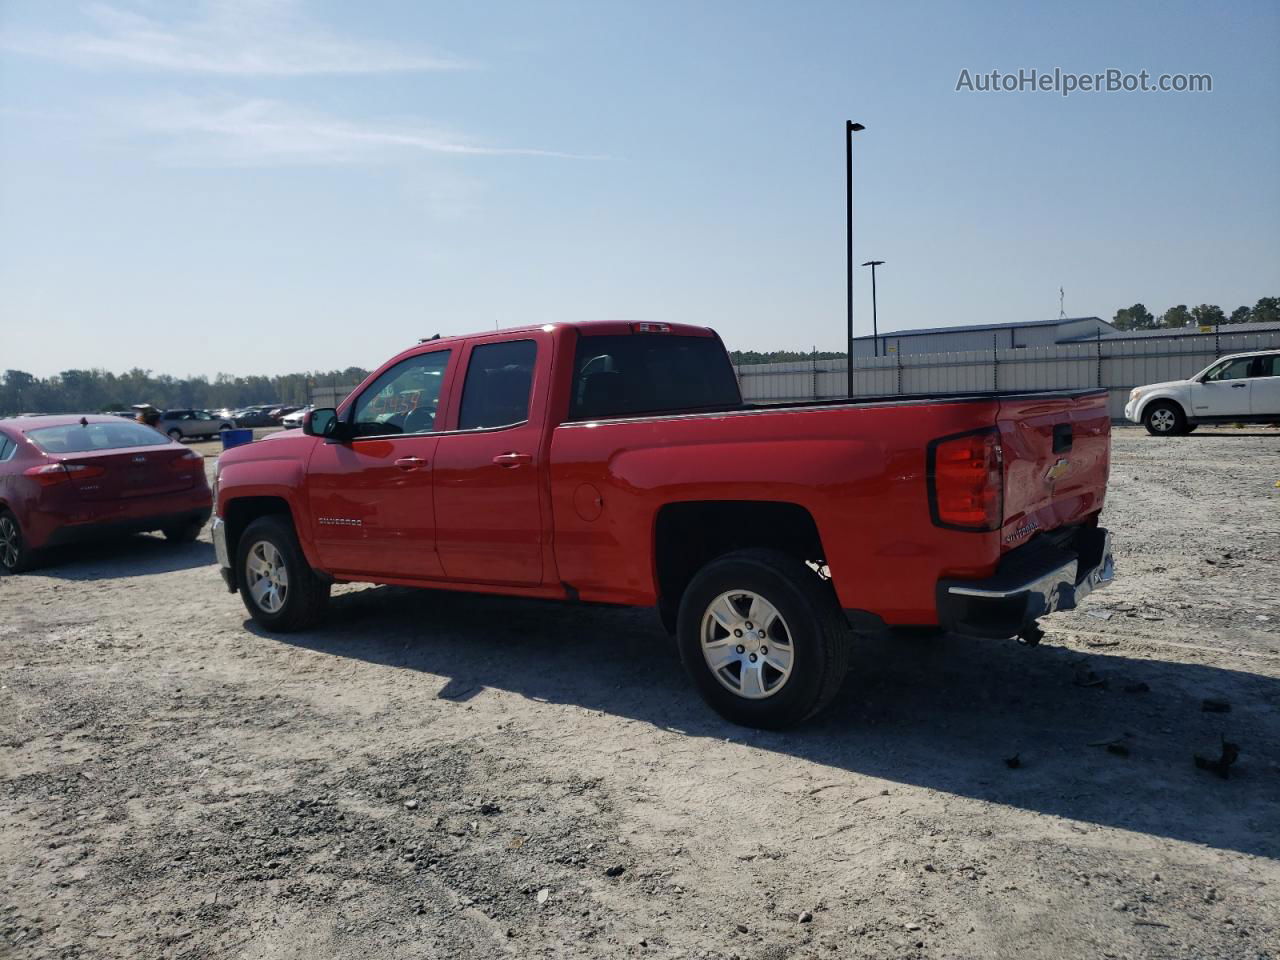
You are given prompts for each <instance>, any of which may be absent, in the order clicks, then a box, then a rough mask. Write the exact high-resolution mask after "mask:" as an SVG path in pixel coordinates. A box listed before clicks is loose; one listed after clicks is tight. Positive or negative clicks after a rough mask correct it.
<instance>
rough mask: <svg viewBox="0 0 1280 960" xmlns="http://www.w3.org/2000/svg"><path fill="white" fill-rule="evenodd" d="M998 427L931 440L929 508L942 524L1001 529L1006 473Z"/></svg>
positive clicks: (963, 528)
mask: <svg viewBox="0 0 1280 960" xmlns="http://www.w3.org/2000/svg"><path fill="white" fill-rule="evenodd" d="M1003 473H1004V471H1003V467H1002V456H1001V452H1000V437H999V435H998V434H997V433H996V431H995V430H981V431H978V432H976V433H964V434H960V435H959V436H956V437H943V438H942V439H940V440H934V441H933V442H932V443H930V444H929V512H930V514H931V515H932V516H933V522H934V523H936V524H937V525H938V526H940V527H952V528H955V529H958V530H998V529H1000V523H1001V521H1002V520H1003V519H1004V476H1003Z"/></svg>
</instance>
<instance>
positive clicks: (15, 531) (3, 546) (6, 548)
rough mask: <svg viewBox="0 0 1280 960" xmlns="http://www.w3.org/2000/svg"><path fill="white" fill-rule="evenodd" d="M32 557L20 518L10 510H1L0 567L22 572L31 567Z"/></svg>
mask: <svg viewBox="0 0 1280 960" xmlns="http://www.w3.org/2000/svg"><path fill="white" fill-rule="evenodd" d="M31 559H32V556H31V551H30V550H28V549H27V544H26V541H25V540H24V539H23V536H22V527H21V526H20V525H19V524H18V518H17V517H15V516H14V515H13V514H12V513H11V512H10V511H8V510H0V569H2V570H4V571H5V572H6V573H22V571H24V570H29V569H30V568H31Z"/></svg>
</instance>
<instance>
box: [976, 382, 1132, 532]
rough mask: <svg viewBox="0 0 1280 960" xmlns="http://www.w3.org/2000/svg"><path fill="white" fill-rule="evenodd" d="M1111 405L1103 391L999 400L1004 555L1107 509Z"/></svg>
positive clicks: (998, 421) (998, 426) (998, 419)
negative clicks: (1034, 537) (1105, 505)
mask: <svg viewBox="0 0 1280 960" xmlns="http://www.w3.org/2000/svg"><path fill="white" fill-rule="evenodd" d="M1107 407H1108V395H1107V393H1106V392H1105V391H1098V392H1090V393H1087V394H1065V393H1062V394H1052V393H1051V394H1043V395H1034V394H1033V395H1028V396H1023V397H1004V398H1001V400H1000V409H999V413H998V414H997V428H998V429H999V431H1000V443H1001V448H1002V452H1003V456H1004V524H1003V530H1002V533H1003V536H1002V538H1001V539H1002V541H1003V549H1005V550H1009V549H1012V548H1013V547H1016V546H1018V545H1019V544H1021V543H1023V542H1025V541H1026V540H1027V539H1029V538H1030V537H1031V536H1033V535H1034V534H1036V533H1041V532H1044V531H1047V530H1053V529H1055V528H1057V527H1061V526H1066V525H1069V524H1072V523H1078V522H1079V521H1081V520H1083V519H1085V517H1087V516H1088V515H1089V514H1091V513H1095V512H1096V511H1098V510H1099V509H1101V508H1102V504H1103V498H1104V496H1105V494H1106V489H1107V476H1108V474H1109V473H1110V458H1111V417H1110V413H1109V411H1108V409H1107Z"/></svg>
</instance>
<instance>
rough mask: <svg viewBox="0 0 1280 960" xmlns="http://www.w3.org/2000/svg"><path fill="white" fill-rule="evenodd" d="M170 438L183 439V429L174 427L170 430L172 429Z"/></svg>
mask: <svg viewBox="0 0 1280 960" xmlns="http://www.w3.org/2000/svg"><path fill="white" fill-rule="evenodd" d="M169 439H170V440H181V439H182V431H181V430H179V429H178V428H177V427H174V428H173V429H172V430H170V431H169Z"/></svg>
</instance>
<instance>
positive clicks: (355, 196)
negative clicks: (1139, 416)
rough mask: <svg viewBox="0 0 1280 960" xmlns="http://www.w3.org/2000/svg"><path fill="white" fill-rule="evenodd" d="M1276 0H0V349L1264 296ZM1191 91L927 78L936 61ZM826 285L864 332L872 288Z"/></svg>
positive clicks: (174, 362) (1277, 166) (172, 359)
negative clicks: (966, 84) (851, 189)
mask: <svg viewBox="0 0 1280 960" xmlns="http://www.w3.org/2000/svg"><path fill="white" fill-rule="evenodd" d="M1278 42H1280V4H1276V3H1274V2H1266V3H1262V2H1259V3H1248V2H1241V3H1233V4H1230V5H1221V6H1219V5H1206V4H1191V3H1186V4H1179V3H1146V4H1143V3H1125V4H1114V3H1080V4H1071V5H1066V4H1015V3H971V4H965V5H960V4H952V3H937V4H933V3H904V4H882V3H877V4H854V3H818V2H801V3H782V2H774V3H761V2H736V3H729V2H700V3H661V2H643V3H641V2H638V0H637V2H631V3H612V2H600V0H593V2H583V3H527V2H520V3H499V2H491V3H474V4H459V3H433V4H428V3H421V2H408V0H405V2H394V0H385V2H381V0H380V2H375V0H366V2H362V3H359V4H352V3H346V2H341V0H329V2H320V0H314V2H303V0H297V2H289V0H223V2H218V0H209V2H195V3H178V2H172V0H109V2H103V3H89V4H79V3H72V2H67V3H61V2H50V0H3V2H0V368H7V367H16V368H20V369H26V370H29V371H32V372H34V373H38V374H42V375H43V374H50V373H55V372H57V371H59V370H63V369H68V368H73V367H88V366H102V367H107V368H110V369H116V370H120V369H124V368H127V367H132V366H141V367H145V368H150V369H152V370H155V371H159V372H168V373H173V374H178V375H183V374H189V373H207V374H213V373H216V372H218V371H226V372H230V373H236V374H242V373H279V372H287V371H293V370H299V369H313V368H319V369H328V368H331V367H342V366H346V365H348V364H357V365H362V366H372V365H375V364H377V363H379V362H380V361H381V360H383V359H384V358H385V357H387V356H389V355H390V354H392V353H393V352H395V351H397V350H399V349H401V348H403V347H404V346H405V345H407V344H409V343H412V342H413V341H414V340H415V339H416V338H417V337H419V336H426V335H430V334H432V333H435V332H442V333H464V332H468V331H472V330H483V329H492V328H493V327H494V326H514V325H518V324H523V323H532V322H536V323H544V322H554V321H557V320H587V319H630V320H642V319H646V320H652V319H659V320H676V321H686V322H693V323H705V324H709V325H712V326H714V327H716V328H717V329H719V330H720V331H721V332H722V334H723V336H724V337H725V340H726V341H727V342H728V343H729V345H730V346H734V347H741V348H755V349H781V348H786V349H808V348H809V347H811V346H814V345H816V346H818V347H819V348H820V349H840V348H841V344H842V339H843V330H844V282H845V281H844V148H843V124H844V121H845V119H846V118H848V119H853V120H858V121H861V122H862V123H864V124H866V126H867V130H866V131H865V132H863V133H860V134H858V135H857V137H858V139H857V141H856V154H855V246H856V249H855V255H856V258H857V261H858V262H861V261H863V260H868V259H871V258H875V259H881V260H885V261H886V265H885V266H884V267H882V268H881V270H880V276H879V280H880V283H879V287H880V290H879V292H880V298H879V299H880V303H879V306H880V320H881V329H882V330H895V329H908V328H911V327H919V326H936V325H943V324H952V323H956V324H959V323H977V322H997V321H1018V320H1040V319H1048V318H1051V317H1054V316H1056V315H1057V310H1058V288H1059V286H1062V287H1064V288H1065V290H1066V309H1067V312H1068V314H1071V315H1088V314H1095V315H1099V316H1103V317H1108V318H1109V317H1110V316H1111V314H1112V313H1113V312H1114V311H1115V309H1116V308H1117V307H1120V306H1124V305H1128V304H1131V303H1133V302H1134V301H1139V300H1140V301H1142V302H1144V303H1145V304H1146V305H1147V306H1148V307H1149V308H1151V309H1152V310H1153V311H1155V312H1157V313H1158V312H1161V311H1163V310H1164V309H1166V308H1167V307H1169V306H1171V305H1173V304H1177V303H1187V304H1190V305H1195V304H1197V303H1200V302H1209V303H1218V304H1220V305H1222V306H1223V307H1224V308H1225V309H1226V310H1227V311H1228V312H1230V310H1231V309H1233V308H1234V307H1236V306H1238V305H1240V304H1241V303H1246V304H1252V303H1253V302H1254V301H1256V300H1257V299H1258V298H1259V297H1262V296H1271V295H1280V230H1278V229H1277V223H1280V162H1278V161H1277V157H1280V57H1277V56H1276V53H1275V51H1276V49H1277V45H1278ZM1020 67H1024V68H1032V67H1034V68H1038V69H1040V70H1052V69H1053V68H1054V67H1059V68H1061V69H1063V70H1065V71H1071V72H1076V73H1091V72H1094V71H1101V70H1105V69H1106V68H1108V67H1118V68H1120V69H1122V70H1125V71H1132V72H1137V71H1139V70H1148V71H1150V72H1151V73H1152V74H1159V73H1165V72H1167V73H1179V72H1181V73H1209V74H1211V75H1212V77H1213V91H1212V93H1200V94H1190V93H1146V94H1143V93H1076V94H1074V95H1072V96H1070V97H1065V98H1064V97H1062V96H1060V95H1058V94H1055V93H1031V92H1026V93H998V94H993V93H971V92H956V89H955V87H956V82H957V78H958V77H959V74H960V71H961V70H962V69H966V68H967V69H969V70H970V71H972V72H974V73H977V72H987V71H990V70H993V69H995V70H1000V71H1002V72H1014V71H1016V70H1017V69H1018V68H1020ZM866 273H867V271H865V270H861V271H859V275H858V277H857V285H858V286H857V297H856V300H855V310H856V314H857V317H858V326H859V332H860V333H864V332H868V331H869V324H870V317H871V311H870V284H869V282H868V280H869V278H868V277H867V276H866Z"/></svg>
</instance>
